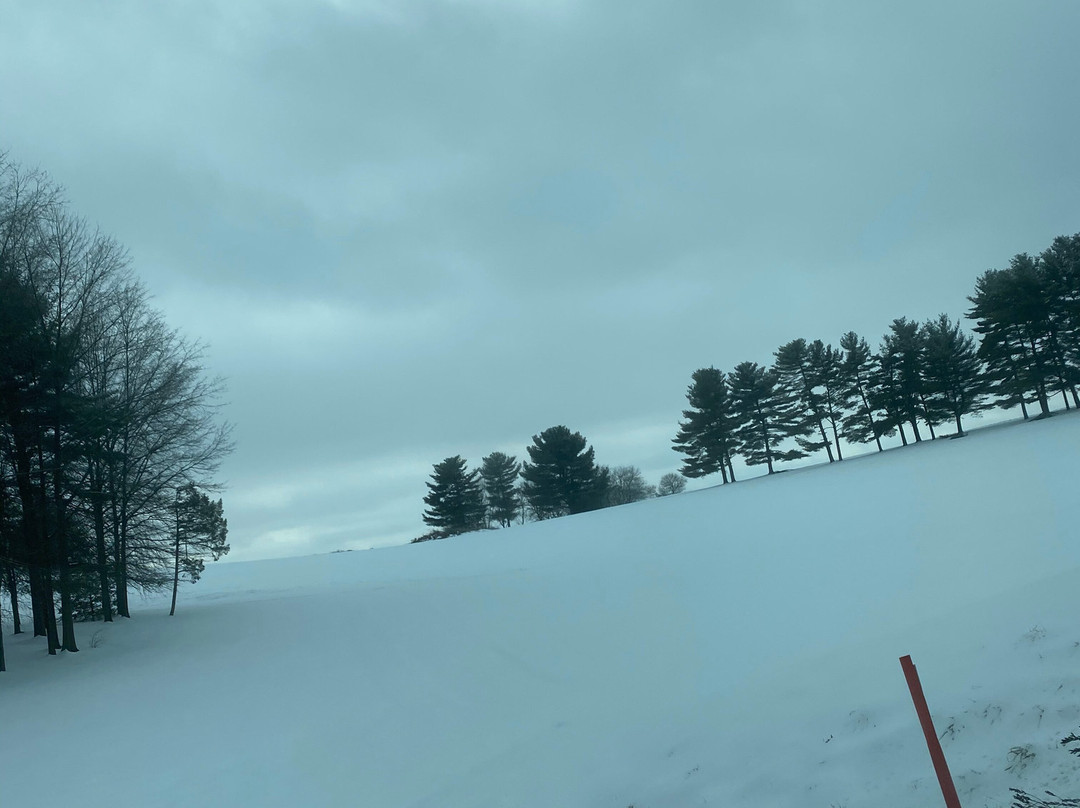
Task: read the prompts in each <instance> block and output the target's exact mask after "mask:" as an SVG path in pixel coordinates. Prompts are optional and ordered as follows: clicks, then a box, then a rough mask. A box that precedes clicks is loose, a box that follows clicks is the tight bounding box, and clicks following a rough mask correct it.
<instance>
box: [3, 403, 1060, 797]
mask: <svg viewBox="0 0 1080 808" xmlns="http://www.w3.org/2000/svg"><path fill="white" fill-rule="evenodd" d="M1078 458H1080V418H1077V417H1075V416H1072V415H1062V416H1058V417H1055V418H1053V419H1050V420H1048V421H1042V422H1037V423H1028V424H1017V425H1010V426H1006V427H996V428H992V429H986V430H983V431H981V432H976V433H972V435H971V436H970V437H967V438H965V439H963V440H940V441H936V442H934V443H924V444H921V445H918V446H912V447H908V448H906V449H898V450H893V451H890V452H887V453H885V454H884V455H866V456H863V457H860V458H855V459H853V460H849V461H845V462H844V463H842V464H834V465H831V466H819V467H815V468H808V469H801V470H798V471H792V472H787V473H784V474H780V475H776V476H774V477H772V478H767V479H755V480H748V481H745V482H740V483H738V484H737V485H734V486H726V487H723V488H720V487H718V488H713V489H708V490H704V491H698V492H693V493H689V494H683V495H678V496H674V497H668V498H664V499H659V500H652V501H648V502H643V503H637V504H634V505H629V506H624V507H621V508H616V509H610V510H606V511H601V512H595V513H591V514H584V515H581V516H577V517H571V518H567V519H561V520H555V521H551V522H545V523H540V524H532V525H526V526H524V527H518V528H512V529H509V530H504V531H497V532H491V533H485V534H479V535H471V536H463V537H457V538H455V539H451V540H448V541H443V542H431V543H427V544H423V545H416V546H408V547H398V548H391V549H383V550H372V551H366V552H354V553H341V554H334V555H328V556H312V557H306V558H294V559H283V560H278V561H263V562H250V563H237V564H219V565H215V566H212V567H211V568H210V569H208V570H207V573H206V575H205V577H204V580H203V581H202V582H200V583H199V584H198V585H197V586H195V587H189V588H187V589H186V590H184V591H183V592H182V594H181V602H180V606H179V610H178V613H177V616H176V617H174V618H171V619H170V618H169V617H167V615H166V611H167V608H166V607H167V604H166V603H164V602H149V603H146V604H143V605H142V606H141V607H140V608H138V611H137V613H136V616H135V618H134V619H132V620H130V621H125V622H122V623H119V624H115V625H108V626H98V625H87V626H82V627H80V629H81V635H80V636H81V642H82V647H83V649H84V650H83V651H82V652H81V653H79V654H77V655H68V656H61V657H60V658H52V659H50V658H48V657H47V656H46V654H45V653H44V650H43V647H42V644H41V642H40V641H35V640H33V639H32V638H29V637H25V636H22V637H15V638H12V637H10V636H9V637H6V640H7V648H8V656H9V668H10V671H9V672H8V673H7V674H4V675H2V676H0V721H2V723H0V772H2V773H0V793H2V794H3V803H4V804H11V805H22V806H26V805H35V806H36V805H61V804H79V805H87V806H97V805H101V806H110V807H111V808H115V806H117V805H142V806H159V805H163V806H195V805H210V806H215V805H221V806H232V805H252V806H296V805H319V806H323V805H325V806H374V807H376V808H382V807H383V806H385V807H386V808H393V807H396V806H409V807H410V808H412V807H415V808H421V806H423V807H424V808H428V807H430V808H436V806H438V808H446V807H447V806H462V807H463V808H464V807H466V806H476V807H477V808H480V807H485V808H486V807H488V806H490V807H491V808H496V807H498V808H502V807H503V806H522V808H525V807H528V808H555V807H557V806H597V807H598V808H599V807H604V808H627V806H629V805H633V806H635V808H672V807H673V806H704V805H710V806H742V805H745V806H755V808H763V807H767V806H807V807H808V808H814V807H815V806H821V808H832V806H844V807H845V808H856V806H874V807H875V808H890V807H891V806H895V807H896V808H907V806H911V808H915V806H920V807H921V806H927V805H939V804H941V797H940V794H939V792H937V791H936V788H937V786H936V783H935V781H934V778H933V771H932V769H931V766H930V762H929V757H928V755H927V752H926V748H925V745H924V742H923V739H922V735H921V732H920V729H919V726H918V723H917V720H916V717H915V714H914V711H913V709H912V706H911V702H910V698H909V696H908V693H907V690H906V686H905V684H904V679H903V676H902V673H901V670H900V666H899V664H898V661H897V659H898V657H899V656H901V655H903V654H908V653H910V654H911V655H912V656H913V658H914V661H915V663H916V665H917V666H918V668H919V671H920V674H921V676H922V679H923V684H924V687H925V689H926V692H927V696H928V698H929V700H930V705H931V709H932V711H933V713H934V717H935V721H936V723H937V726H938V731H939V733H944V739H943V743H944V745H945V751H946V754H947V756H948V758H949V761H950V764H951V766H952V769H953V772H954V775H955V777H956V781H957V785H958V789H959V791H960V796H961V799H962V801H963V803H964V805H965V806H968V807H970V806H978V807H979V808H982V807H983V806H990V808H997V806H1006V805H1008V804H1009V793H1008V787H1009V786H1010V785H1016V786H1019V787H1023V788H1026V789H1028V790H1031V791H1036V790H1040V789H1042V788H1050V789H1051V790H1053V791H1055V792H1057V793H1058V794H1062V795H1065V796H1080V761H1076V760H1075V759H1073V758H1071V757H1070V756H1069V755H1068V754H1067V753H1066V752H1064V751H1063V750H1061V749H1060V748H1059V747H1058V746H1057V740H1058V739H1059V738H1060V737H1061V736H1062V735H1064V734H1066V733H1068V732H1069V731H1072V730H1075V729H1078V728H1080V618H1078V617H1077V609H1076V605H1075V602H1076V597H1077V596H1076V581H1077V573H1078V571H1080V536H1078V535H1077V534H1078V527H1077V526H1078V525H1080V496H1078V493H1077V489H1078V485H1077V483H1078V480H1080V476H1078V474H1077V471H1076V464H1077V460H1078ZM95 634H96V635H97V640H98V644H97V646H96V647H91V645H92V643H91V638H92V637H93V636H94V635H95ZM1020 748H1026V751H1023V752H1020V751H1015V750H1017V749H1020ZM1029 755H1033V757H1029ZM1010 767H1011V768H1010ZM1007 769H1008V770H1007ZM9 800H10V802H9Z"/></svg>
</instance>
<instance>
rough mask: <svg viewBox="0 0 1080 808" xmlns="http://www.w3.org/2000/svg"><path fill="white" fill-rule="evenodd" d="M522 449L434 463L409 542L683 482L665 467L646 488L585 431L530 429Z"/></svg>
mask: <svg viewBox="0 0 1080 808" xmlns="http://www.w3.org/2000/svg"><path fill="white" fill-rule="evenodd" d="M527 451H528V455H529V459H528V460H527V461H525V462H523V463H522V462H518V460H517V458H516V457H514V456H512V455H507V454H504V453H502V452H492V453H491V454H490V455H488V456H487V457H485V458H484V459H483V461H482V463H481V466H480V468H478V469H472V470H470V469H469V468H468V464H467V462H466V461H465V459H464V458H462V457H461V456H460V455H455V456H454V457H448V458H446V459H445V460H443V461H442V462H440V463H436V464H435V468H434V470H433V472H432V474H431V480H430V481H429V482H428V484H427V487H428V493H427V495H426V496H425V497H424V504H425V505H426V506H427V509H426V510H425V511H424V522H425V523H426V524H427V525H428V526H429V527H431V531H430V532H429V533H427V534H425V535H424V536H421V537H420V538H419V539H416V541H425V540H429V539H438V538H446V537H447V536H456V535H458V534H461V533H469V532H471V531H474V530H482V529H486V528H488V527H491V526H493V525H494V526H497V527H509V526H510V525H512V524H513V523H514V522H515V520H520V521H524V520H526V519H530V518H531V519H536V520H543V519H553V518H555V517H558V516H567V515H569V514H574V513H583V512H585V511H591V510H596V509H597V508H605V507H610V506H613V505H625V504H627V503H630V502H636V501H638V500H642V499H645V498H647V497H651V496H663V495H666V494H674V493H678V492H679V491H682V490H683V489H684V488H685V487H686V480H685V479H683V478H682V477H681V476H679V475H678V474H665V475H664V476H663V477H662V478H661V480H660V484H659V485H658V486H656V487H653V486H651V485H649V484H648V483H647V482H646V481H645V478H644V477H643V476H642V474H641V471H640V470H639V469H638V468H637V467H635V466H616V467H615V468H610V467H608V466H600V465H597V464H596V459H595V451H594V449H593V447H592V446H589V445H588V441H587V440H586V439H585V437H584V436H583V435H582V434H581V433H580V432H571V431H570V430H569V429H568V428H567V427H565V426H562V425H559V426H553V427H550V428H549V429H545V430H544V431H543V432H541V433H540V434H538V435H533V438H532V443H531V444H530V445H529V446H528V447H527Z"/></svg>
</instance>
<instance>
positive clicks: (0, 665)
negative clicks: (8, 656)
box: [0, 620, 7, 673]
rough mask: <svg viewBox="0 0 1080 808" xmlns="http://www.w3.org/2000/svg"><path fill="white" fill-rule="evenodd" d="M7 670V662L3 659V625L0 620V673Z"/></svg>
mask: <svg viewBox="0 0 1080 808" xmlns="http://www.w3.org/2000/svg"><path fill="white" fill-rule="evenodd" d="M6 670H7V661H6V660H5V659H4V623H3V621H2V620H0V673H3V672H4V671H6Z"/></svg>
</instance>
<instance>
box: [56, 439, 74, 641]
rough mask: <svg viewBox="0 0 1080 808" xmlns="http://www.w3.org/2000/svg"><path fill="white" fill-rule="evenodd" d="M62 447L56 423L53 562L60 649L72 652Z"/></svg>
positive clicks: (71, 614) (71, 604) (71, 606)
mask: <svg viewBox="0 0 1080 808" xmlns="http://www.w3.org/2000/svg"><path fill="white" fill-rule="evenodd" d="M62 450H63V444H62V442H61V440H60V421H59V420H56V421H55V422H54V424H53V475H52V476H53V507H54V508H55V509H56V562H57V563H58V564H59V565H60V623H61V626H62V628H63V630H64V639H63V642H62V643H61V648H62V650H64V651H70V652H72V653H76V652H77V651H78V650H79V648H78V646H77V645H76V644H75V616H74V614H73V611H72V610H73V607H74V603H73V602H72V598H71V560H70V558H69V556H70V553H69V550H68V535H67V520H66V519H65V511H66V507H65V503H64V489H63V481H64V480H63V467H64V464H63V461H62V457H63V451H62Z"/></svg>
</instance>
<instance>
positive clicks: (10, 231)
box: [0, 155, 232, 670]
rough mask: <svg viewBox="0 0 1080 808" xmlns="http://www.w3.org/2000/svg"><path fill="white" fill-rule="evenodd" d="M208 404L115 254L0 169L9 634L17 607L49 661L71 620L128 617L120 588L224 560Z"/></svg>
mask: <svg viewBox="0 0 1080 808" xmlns="http://www.w3.org/2000/svg"><path fill="white" fill-rule="evenodd" d="M221 391H222V385H221V382H220V381H219V380H216V379H211V378H207V376H206V373H205V370H204V368H203V365H202V350H201V348H200V347H199V345H197V344H194V343H191V342H189V341H187V340H185V339H184V338H182V337H181V336H180V335H178V334H177V332H176V331H174V330H172V329H170V328H169V327H168V326H167V325H166V324H165V322H164V320H163V319H162V317H161V315H160V314H159V313H158V312H156V311H154V310H153V309H151V308H150V307H149V306H148V304H147V294H146V292H145V290H144V289H143V288H142V287H141V286H140V285H139V283H138V282H137V281H136V280H135V279H134V278H133V276H132V273H131V271H130V269H129V266H128V259H127V256H126V254H125V252H124V250H123V249H122V248H121V247H120V246H119V245H118V244H117V243H116V242H115V241H113V240H112V239H111V238H109V237H108V236H106V235H103V234H102V233H100V232H97V231H95V230H93V229H92V228H91V227H89V226H88V225H87V224H86V222H85V221H84V220H82V219H81V218H79V217H77V216H74V215H73V214H72V213H71V212H70V211H69V210H68V209H67V206H66V205H65V204H64V202H63V200H62V199H61V195H60V192H59V190H58V189H57V188H56V186H55V185H53V184H52V183H51V182H50V180H49V179H48V177H47V176H46V175H44V174H43V173H41V172H37V171H25V170H23V169H21V168H20V167H18V166H16V165H14V164H13V163H11V162H10V161H8V160H6V159H5V158H4V156H3V155H0V588H2V589H3V590H4V591H5V592H6V596H7V599H9V601H10V609H11V615H12V619H13V623H14V630H15V632H16V633H19V632H21V631H22V614H21V612H20V607H21V605H22V603H23V602H24V601H23V598H27V599H28V600H29V604H30V616H31V619H32V624H33V631H34V635H35V636H38V635H41V636H45V637H46V638H47V647H48V651H49V653H50V654H55V653H56V651H57V650H60V649H63V650H66V651H72V652H74V651H77V650H78V645H77V643H76V638H75V625H76V622H77V621H79V620H82V619H97V618H100V619H103V620H106V621H109V620H112V618H113V615H114V614H119V615H122V616H125V617H127V616H130V612H129V602H128V593H129V591H130V590H131V589H132V588H135V589H137V590H151V589H166V588H167V587H169V586H170V584H171V585H173V587H174V591H175V585H176V583H177V581H178V580H179V578H180V577H181V575H184V574H186V575H187V576H189V577H191V578H192V579H195V578H197V577H198V574H199V573H200V572H201V570H202V560H201V559H202V558H203V557H212V558H217V557H219V556H220V555H221V554H222V553H224V552H227V551H228V545H227V544H226V542H225V536H226V523H225V519H224V516H223V515H222V507H221V501H220V500H218V501H217V502H213V501H211V500H210V499H209V497H208V496H207V494H206V493H205V491H206V490H210V489H213V488H214V487H215V486H214V474H215V472H216V471H217V469H218V466H219V464H220V462H221V460H222V459H223V457H224V456H225V454H226V453H227V452H228V451H230V449H231V446H232V444H231V441H230V438H229V427H228V426H227V425H225V424H223V423H220V422H219V419H218V409H219V404H218V402H219V397H220V394H221ZM58 600H59V607H60V609H59V621H58V620H57V611H56V605H57V601H58ZM174 608H175V601H174ZM0 637H2V633H0ZM2 653H3V652H2V644H0V670H2V662H3V657H2Z"/></svg>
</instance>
